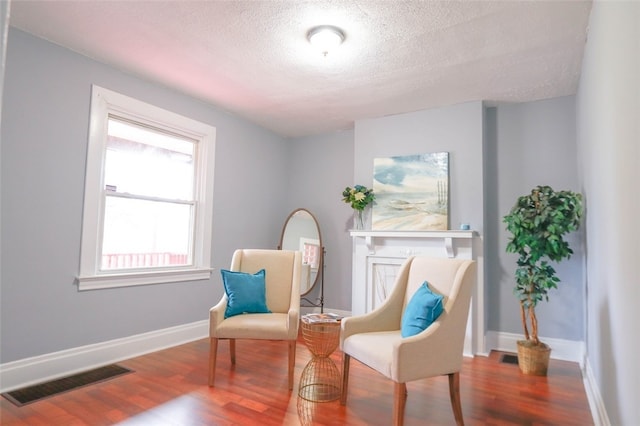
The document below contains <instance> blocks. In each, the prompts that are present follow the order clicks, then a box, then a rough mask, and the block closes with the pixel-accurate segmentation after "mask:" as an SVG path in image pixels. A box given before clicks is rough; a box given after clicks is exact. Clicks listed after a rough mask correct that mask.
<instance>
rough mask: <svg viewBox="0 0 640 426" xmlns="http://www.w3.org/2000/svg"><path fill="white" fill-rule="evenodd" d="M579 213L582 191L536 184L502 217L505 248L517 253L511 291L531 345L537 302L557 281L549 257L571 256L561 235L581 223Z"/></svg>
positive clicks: (534, 338)
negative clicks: (529, 192) (514, 278)
mask: <svg viewBox="0 0 640 426" xmlns="http://www.w3.org/2000/svg"><path fill="white" fill-rule="evenodd" d="M582 213H583V208H582V195H581V194H579V193H575V192H571V191H557V192H556V191H554V190H553V189H552V188H551V187H550V186H537V187H535V188H534V189H533V190H531V194H529V195H524V196H521V197H519V198H518V200H517V202H516V204H515V205H514V206H513V208H512V209H511V211H510V212H509V214H508V215H506V216H505V217H504V218H503V222H504V223H506V224H507V230H508V231H509V232H511V234H512V237H511V238H510V240H509V242H508V244H507V249H506V250H507V252H509V253H517V254H518V256H519V257H518V262H517V264H518V267H517V269H516V275H515V277H516V286H515V289H514V293H515V294H516V295H517V297H518V299H519V301H520V314H521V320H522V327H523V329H524V335H525V339H526V340H527V341H530V342H531V343H532V344H533V345H540V341H539V340H538V319H537V317H536V312H535V308H536V305H537V304H538V302H540V301H541V300H546V301H548V300H549V294H548V292H549V290H550V289H553V288H557V287H558V282H560V279H559V278H558V277H557V276H556V271H555V269H554V268H553V267H552V266H551V265H550V264H549V261H554V262H559V261H561V260H563V259H568V258H569V257H571V255H572V254H573V250H571V247H569V243H568V242H567V241H565V240H564V238H563V236H564V235H565V234H567V233H569V232H571V231H575V230H577V229H578V228H579V227H580V219H581V218H582ZM528 323H530V325H531V333H529V327H528Z"/></svg>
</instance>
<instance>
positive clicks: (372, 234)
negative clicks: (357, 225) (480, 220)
mask: <svg viewBox="0 0 640 426" xmlns="http://www.w3.org/2000/svg"><path fill="white" fill-rule="evenodd" d="M475 235H476V233H475V231H471V230H469V231H454V230H449V231H355V230H354V231H351V237H354V238H357V237H359V238H364V239H365V244H366V246H367V249H369V254H375V252H376V241H377V240H383V239H385V238H403V239H405V238H409V239H413V238H419V239H425V238H429V239H441V240H442V242H443V246H444V248H445V251H446V253H447V257H451V258H454V257H456V255H455V241H456V240H471V239H473V237H474V236H475ZM411 254H413V253H410V252H408V253H407V255H411Z"/></svg>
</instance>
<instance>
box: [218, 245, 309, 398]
mask: <svg viewBox="0 0 640 426" xmlns="http://www.w3.org/2000/svg"><path fill="white" fill-rule="evenodd" d="M301 266H302V257H301V254H300V252H298V251H289V250H236V251H235V253H234V254H233V259H232V261H231V268H230V271H239V272H247V273H250V274H254V273H256V272H258V271H260V270H261V269H265V271H266V272H265V278H264V280H265V288H266V305H267V307H268V309H269V310H270V311H271V313H248V314H240V315H235V316H230V317H229V318H225V310H226V308H227V302H228V299H227V295H226V293H225V294H223V296H222V299H221V300H220V302H219V303H218V304H217V305H216V306H214V307H213V308H211V310H210V311H209V337H210V352H209V386H213V385H214V380H215V372H216V355H217V351H218V341H219V340H220V339H229V349H230V352H231V364H235V363H236V339H264V340H286V341H287V342H288V344H289V365H288V367H289V382H288V386H289V390H291V389H293V371H294V367H295V357H296V339H297V337H298V325H299V323H300V273H301ZM265 368H266V367H265Z"/></svg>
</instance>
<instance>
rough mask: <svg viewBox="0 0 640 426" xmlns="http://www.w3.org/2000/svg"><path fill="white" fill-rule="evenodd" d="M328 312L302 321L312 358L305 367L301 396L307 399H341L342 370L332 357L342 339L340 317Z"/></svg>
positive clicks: (304, 317) (321, 400) (320, 400)
mask: <svg viewBox="0 0 640 426" xmlns="http://www.w3.org/2000/svg"><path fill="white" fill-rule="evenodd" d="M325 315H327V314H309V315H304V316H303V317H302V321H301V322H302V324H301V328H302V338H303V339H304V343H305V344H306V345H307V348H309V351H310V352H311V355H312V358H311V361H309V363H308V364H307V365H306V367H304V370H302V376H300V387H299V389H298V396H299V397H300V398H303V399H306V400H307V401H313V402H328V401H335V400H336V399H338V398H340V386H341V382H342V381H341V378H340V372H339V371H338V367H336V364H335V363H334V362H333V360H332V359H331V358H329V356H330V355H331V354H332V353H333V351H335V350H336V348H337V347H338V342H339V340H340V317H332V316H331V315H330V314H329V317H325ZM336 318H337V319H336Z"/></svg>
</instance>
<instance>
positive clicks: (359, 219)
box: [353, 210, 364, 231]
mask: <svg viewBox="0 0 640 426" xmlns="http://www.w3.org/2000/svg"><path fill="white" fill-rule="evenodd" d="M353 222H354V223H355V227H356V229H357V230H358V231H362V230H363V229H364V210H354V211H353Z"/></svg>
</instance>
